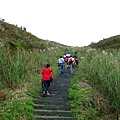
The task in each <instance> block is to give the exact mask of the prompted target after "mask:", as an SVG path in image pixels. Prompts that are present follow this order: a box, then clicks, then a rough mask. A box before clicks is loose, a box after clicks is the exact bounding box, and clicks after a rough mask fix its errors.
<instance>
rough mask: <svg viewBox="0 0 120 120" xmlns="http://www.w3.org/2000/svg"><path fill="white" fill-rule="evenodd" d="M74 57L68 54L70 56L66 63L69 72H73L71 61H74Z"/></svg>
mask: <svg viewBox="0 0 120 120" xmlns="http://www.w3.org/2000/svg"><path fill="white" fill-rule="evenodd" d="M74 62H75V61H74V58H73V57H72V55H70V58H68V65H69V66H70V73H73V63H74Z"/></svg>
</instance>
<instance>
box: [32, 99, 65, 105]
mask: <svg viewBox="0 0 120 120" xmlns="http://www.w3.org/2000/svg"><path fill="white" fill-rule="evenodd" d="M34 103H35V104H39V105H67V103H66V102H65V101H53V100H34Z"/></svg>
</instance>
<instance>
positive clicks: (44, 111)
mask: <svg viewBox="0 0 120 120" xmlns="http://www.w3.org/2000/svg"><path fill="white" fill-rule="evenodd" d="M72 77H73V74H70V72H69V71H68V70H66V71H65V72H64V74H63V75H60V76H59V77H58V78H56V79H55V80H54V81H53V82H52V83H51V85H50V88H49V91H50V95H46V96H45V97H41V95H40V96H39V97H38V98H37V99H36V100H34V108H35V109H34V119H35V120H77V118H75V117H72V115H71V108H70V106H68V105H67V101H68V98H67V96H68V89H69V87H70V79H71V78H72Z"/></svg>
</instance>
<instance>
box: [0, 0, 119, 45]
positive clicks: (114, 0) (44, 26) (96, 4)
mask: <svg viewBox="0 0 120 120" xmlns="http://www.w3.org/2000/svg"><path fill="white" fill-rule="evenodd" d="M0 18H2V19H5V21H6V22H9V23H10V24H17V25H18V26H19V27H20V26H25V27H26V29H27V31H28V32H31V33H32V34H33V35H35V36H37V37H39V38H41V39H44V40H51V41H56V42H59V43H62V44H65V45H70V46H87V45H89V44H90V43H91V42H98V41H100V40H102V39H103V38H108V37H111V36H115V35H119V34H120V30H119V29H120V0H0Z"/></svg>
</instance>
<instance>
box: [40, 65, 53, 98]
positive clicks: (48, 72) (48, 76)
mask: <svg viewBox="0 0 120 120" xmlns="http://www.w3.org/2000/svg"><path fill="white" fill-rule="evenodd" d="M41 74H42V88H43V95H42V96H43V97H44V96H45V95H46V94H47V95H48V94H49V92H48V88H49V86H50V82H51V80H53V70H52V68H50V64H47V65H46V67H45V68H43V70H42V71H41Z"/></svg>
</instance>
